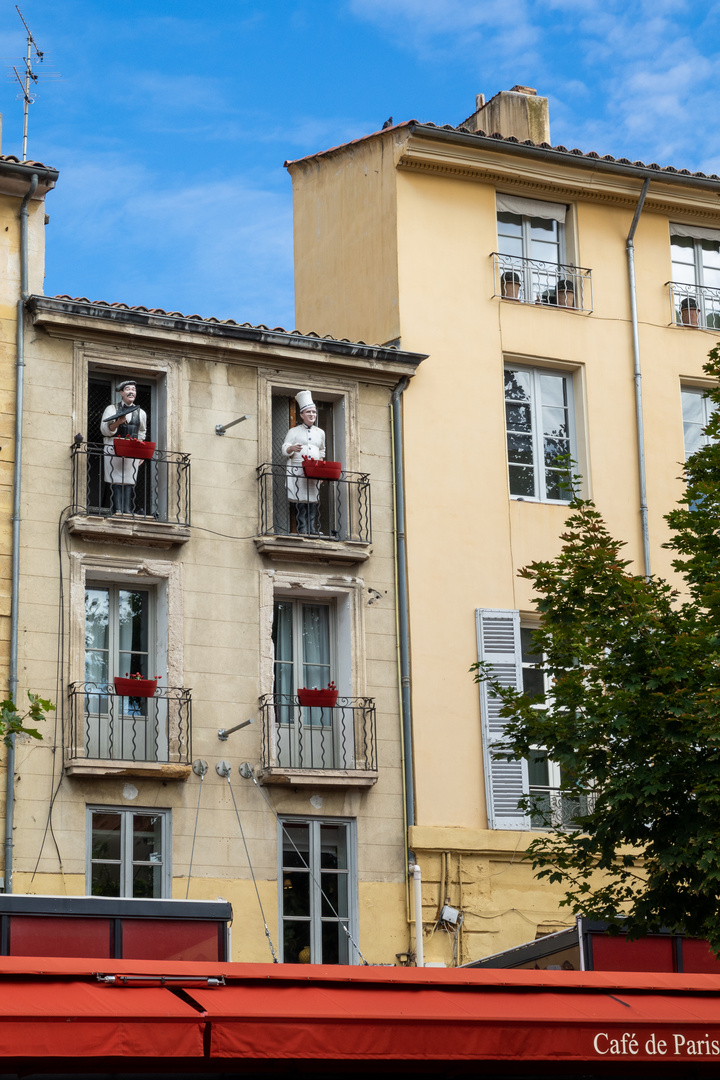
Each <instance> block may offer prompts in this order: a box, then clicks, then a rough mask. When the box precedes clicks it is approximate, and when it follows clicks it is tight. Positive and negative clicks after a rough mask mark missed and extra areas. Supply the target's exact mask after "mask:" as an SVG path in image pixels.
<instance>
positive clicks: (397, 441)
mask: <svg viewBox="0 0 720 1080" xmlns="http://www.w3.org/2000/svg"><path fill="white" fill-rule="evenodd" d="M409 381H410V380H409V379H408V377H407V376H403V378H402V379H401V380H400V382H399V383H398V384H397V386H396V387H395V389H394V390H393V392H392V399H391V403H392V404H391V408H392V429H393V469H394V474H395V537H396V557H397V599H398V630H399V638H400V641H399V645H400V708H401V713H402V736H403V777H404V786H405V825H406V829H409V828H410V827H411V826H412V825H414V824H415V784H414V778H413V731H412V706H411V704H410V632H409V619H408V590H407V554H406V548H405V474H404V471H403V431H402V411H401V405H400V398H401V396H402V394H403V391H404V390H405V388H406V387H407V385H408V383H409Z"/></svg>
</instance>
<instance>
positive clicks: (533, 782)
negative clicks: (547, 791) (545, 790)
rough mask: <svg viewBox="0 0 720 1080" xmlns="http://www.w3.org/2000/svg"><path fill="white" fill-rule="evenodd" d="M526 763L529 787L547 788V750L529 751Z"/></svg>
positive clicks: (548, 780)
mask: <svg viewBox="0 0 720 1080" xmlns="http://www.w3.org/2000/svg"><path fill="white" fill-rule="evenodd" d="M527 762H528V783H529V785H530V787H531V788H532V787H549V786H550V775H549V769H548V756H547V750H531V751H530V754H529V755H528V759H527Z"/></svg>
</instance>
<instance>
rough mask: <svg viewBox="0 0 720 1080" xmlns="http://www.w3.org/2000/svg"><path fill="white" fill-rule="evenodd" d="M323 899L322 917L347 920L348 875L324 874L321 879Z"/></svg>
mask: <svg viewBox="0 0 720 1080" xmlns="http://www.w3.org/2000/svg"><path fill="white" fill-rule="evenodd" d="M321 884H322V890H323V897H322V908H321V911H322V915H323V917H324V918H328V917H329V916H334V917H337V916H338V915H339V916H341V917H342V918H347V914H348V880H347V874H323V875H322V878H321Z"/></svg>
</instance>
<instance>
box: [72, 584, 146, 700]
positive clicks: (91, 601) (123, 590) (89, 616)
mask: <svg viewBox="0 0 720 1080" xmlns="http://www.w3.org/2000/svg"><path fill="white" fill-rule="evenodd" d="M153 601H154V595H153V591H152V590H150V589H132V588H127V587H125V586H122V585H88V586H87V587H86V589H85V679H86V681H88V682H92V683H95V684H97V685H101V684H105V683H111V682H112V680H113V678H114V677H115V676H116V675H126V674H128V675H134V674H136V673H137V672H139V673H140V675H141V676H142V677H143V678H148V677H151V678H152V677H154V676H155V675H157V674H158V672H156V671H155V670H150V669H151V668H153V669H154V667H155V658H154V655H153V652H152V648H153V642H152V635H151V627H152V618H151V612H152V607H153Z"/></svg>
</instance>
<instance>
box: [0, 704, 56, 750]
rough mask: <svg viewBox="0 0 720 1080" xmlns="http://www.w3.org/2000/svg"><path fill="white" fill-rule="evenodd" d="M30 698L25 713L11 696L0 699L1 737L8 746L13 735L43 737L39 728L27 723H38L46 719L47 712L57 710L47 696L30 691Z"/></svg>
mask: <svg viewBox="0 0 720 1080" xmlns="http://www.w3.org/2000/svg"><path fill="white" fill-rule="evenodd" d="M28 698H29V699H30V707H29V708H28V710H27V712H25V713H21V712H20V710H19V709H18V707H17V705H16V704H15V702H14V701H13V699H12V698H11V697H10V698H5V700H4V701H0V738H2V740H3V742H4V743H5V745H6V746H10V743H11V739H12V736H13V735H29V736H30V737H31V738H33V739H42V735H41V734H40V732H39V731H38V730H37V728H36V727H28V726H27V723H28V722H29V723H31V724H38V723H40V721H41V720H45V719H46V716H45V714H46V713H48V712H54V711H55V706H54V705H53V703H52V702H51V701H48V700H47V699H46V698H41V697H39V696H38V695H37V694H30V693H29V694H28Z"/></svg>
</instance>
